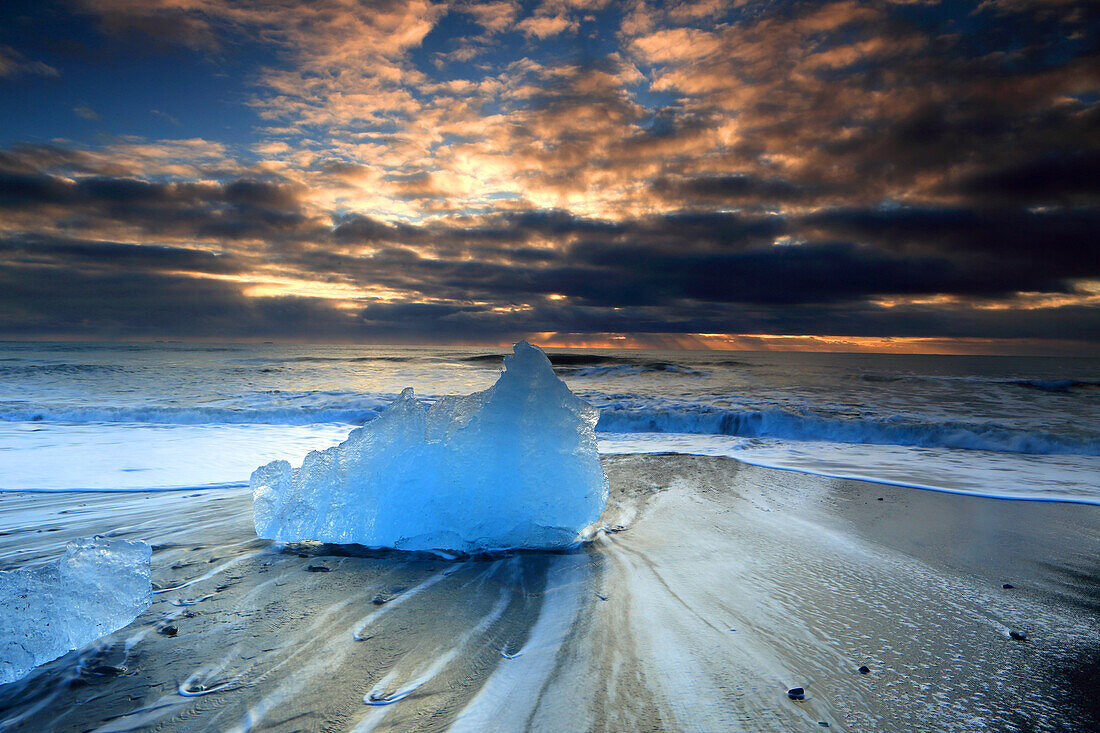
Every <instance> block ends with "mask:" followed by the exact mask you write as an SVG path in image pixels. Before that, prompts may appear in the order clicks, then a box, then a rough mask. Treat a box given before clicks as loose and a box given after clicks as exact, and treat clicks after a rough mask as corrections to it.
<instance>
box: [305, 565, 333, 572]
mask: <svg viewBox="0 0 1100 733" xmlns="http://www.w3.org/2000/svg"><path fill="white" fill-rule="evenodd" d="M328 571H329V568H328V567H327V566H325V565H309V566H308V567H306V572H310V573H327V572H328Z"/></svg>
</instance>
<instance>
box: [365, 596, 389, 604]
mask: <svg viewBox="0 0 1100 733" xmlns="http://www.w3.org/2000/svg"><path fill="white" fill-rule="evenodd" d="M388 600H389V598H386V597H385V596H383V595H377V596H375V597H374V598H372V599H370V602H371V603H373V604H374V605H376V606H381V605H382V604H383V603H385V602H386V601H388Z"/></svg>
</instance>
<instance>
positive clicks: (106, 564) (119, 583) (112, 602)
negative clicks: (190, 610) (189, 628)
mask: <svg viewBox="0 0 1100 733" xmlns="http://www.w3.org/2000/svg"><path fill="white" fill-rule="evenodd" d="M151 552H152V551H151V550H150V548H149V545H147V544H145V543H144V542H128V541H126V540H105V539H81V540H76V541H74V542H70V543H69V544H68V545H67V546H66V548H65V555H64V557H62V558H60V559H59V560H57V561H56V562H53V563H50V564H49V565H46V566H44V567H37V568H22V569H19V570H9V571H6V572H0V603H2V604H3V613H0V684H6V683H8V682H13V681H15V680H17V679H19V678H20V677H23V676H24V675H26V674H27V673H28V672H30V671H31V670H32V669H34V668H35V667H37V666H38V665H40V664H44V663H46V662H48V661H50V660H51V659H56V658H58V657H60V656H61V655H63V654H65V653H67V652H68V651H69V650H71V649H78V648H80V647H82V646H84V645H86V644H88V643H89V642H92V641H95V640H96V639H98V638H99V637H101V636H104V635H105V634H109V633H111V632H112V631H117V630H118V629H121V628H122V627H123V626H126V625H128V624H129V623H130V622H132V621H133V620H134V619H135V618H137V616H138V614H140V613H141V612H142V611H144V610H145V609H146V608H147V607H148V606H149V604H150V602H151V601H152V585H151V583H150V581H149V558H150V555H151Z"/></svg>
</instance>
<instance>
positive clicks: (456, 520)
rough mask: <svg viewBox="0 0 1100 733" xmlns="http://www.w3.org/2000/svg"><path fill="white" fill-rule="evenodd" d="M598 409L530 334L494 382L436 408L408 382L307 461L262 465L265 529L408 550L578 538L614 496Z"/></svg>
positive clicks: (261, 530)
mask: <svg viewBox="0 0 1100 733" xmlns="http://www.w3.org/2000/svg"><path fill="white" fill-rule="evenodd" d="M597 418H598V413H597V411H596V410H595V409H594V408H593V407H591V406H590V405H588V403H586V402H585V401H584V400H581V399H580V398H578V397H576V396H575V395H574V394H573V393H572V392H570V391H569V388H568V387H567V386H566V385H565V383H564V382H562V381H561V380H560V379H558V377H557V376H555V374H554V371H553V369H552V368H551V366H550V361H549V360H548V359H547V358H546V355H545V354H543V353H542V351H541V350H540V349H538V348H537V347H534V346H531V345H530V344H528V343H526V342H524V341H521V342H520V343H518V344H516V345H515V347H514V353H513V354H512V355H510V356H508V357H506V358H505V360H504V372H503V373H501V375H500V378H499V379H498V380H497V383H496V384H495V385H493V386H492V387H490V388H489V389H487V390H485V391H483V392H475V393H474V394H471V395H469V396H466V397H444V398H443V399H441V400H439V401H438V402H436V403H435V404H434V405H432V407H431V409H426V408H425V407H424V406H423V405H421V404H420V403H419V402H417V401H416V399H415V398H414V397H413V393H412V390H411V389H406V390H405V391H404V392H402V393H401V396H400V397H398V398H397V400H395V401H394V402H393V404H391V405H390V406H389V407H388V408H386V410H385V411H384V412H383V413H382V414H381V415H380V416H379V417H378V418H377V419H375V420H373V421H372V422H370V423H368V424H367V425H366V426H364V427H362V428H359V429H357V430H355V431H353V432H352V433H351V435H350V436H348V439H347V440H346V441H344V442H343V443H341V444H340V445H338V446H335V447H333V448H329V449H328V450H324V451H313V452H311V453H310V454H309V455H307V456H306V458H305V462H304V463H303V464H302V467H301V468H299V469H296V470H295V469H292V468H291V467H290V464H289V463H287V462H286V461H275V462H273V463H269V464H267V465H266V466H263V467H261V468H259V469H257V470H256V471H255V472H254V473H253V474H252V492H253V499H254V505H253V506H254V509H253V511H254V518H255V522H256V533H257V534H258V535H259V536H260V537H264V538H267V539H273V540H280V541H284V542H291V541H296V540H320V541H324V542H337V543H358V544H362V545H367V546H370V547H395V548H398V549H406V550H426V549H438V550H458V551H463V552H473V551H477V550H484V549H497V548H509V547H526V548H554V547H563V546H567V545H569V544H571V543H573V542H575V541H576V540H577V537H578V533H580V531H581V530H583V529H584V528H585V527H587V526H588V525H589V524H592V523H593V522H595V521H596V519H597V518H599V516H600V513H601V512H602V511H603V508H604V504H605V503H606V502H607V478H606V477H605V476H604V473H603V468H602V467H601V466H600V462H599V458H598V456H597V454H596V438H595V433H594V432H593V428H594V427H595V424H596V420H597Z"/></svg>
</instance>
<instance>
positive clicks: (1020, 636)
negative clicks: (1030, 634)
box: [1008, 629, 1027, 641]
mask: <svg viewBox="0 0 1100 733" xmlns="http://www.w3.org/2000/svg"><path fill="white" fill-rule="evenodd" d="M1008 635H1009V636H1010V637H1012V638H1013V639H1015V640H1016V641H1027V634H1026V633H1025V632H1023V631H1016V630H1015V629H1013V630H1012V631H1009V632H1008Z"/></svg>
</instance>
